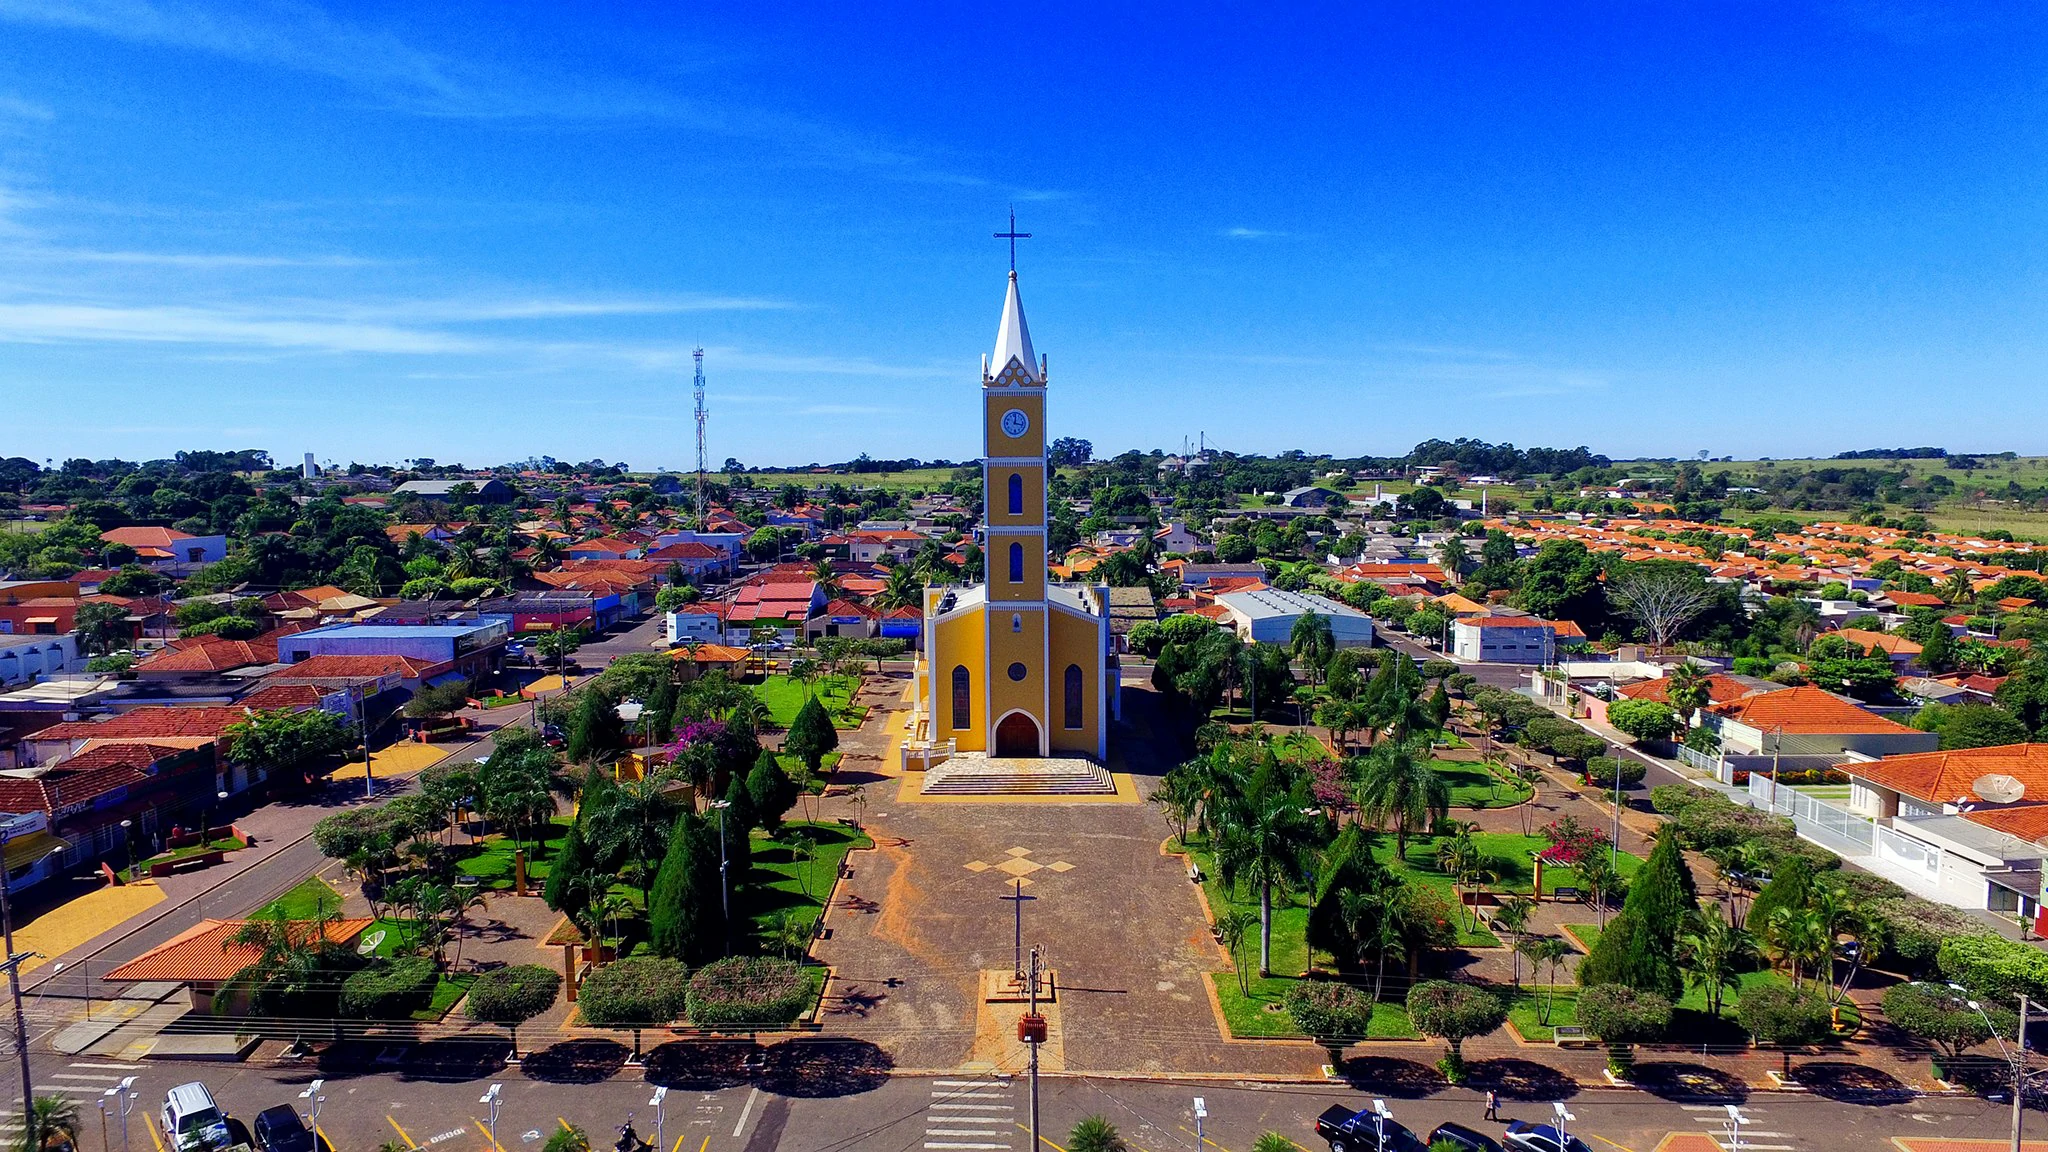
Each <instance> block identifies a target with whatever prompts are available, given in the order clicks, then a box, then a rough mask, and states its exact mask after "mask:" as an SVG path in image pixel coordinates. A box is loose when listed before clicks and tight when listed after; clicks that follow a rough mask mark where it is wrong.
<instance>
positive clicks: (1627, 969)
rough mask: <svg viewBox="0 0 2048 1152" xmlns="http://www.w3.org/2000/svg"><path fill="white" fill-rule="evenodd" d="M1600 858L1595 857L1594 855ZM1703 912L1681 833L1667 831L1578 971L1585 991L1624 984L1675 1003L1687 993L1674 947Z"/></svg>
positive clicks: (1660, 835)
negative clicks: (1682, 848)
mask: <svg viewBox="0 0 2048 1152" xmlns="http://www.w3.org/2000/svg"><path fill="white" fill-rule="evenodd" d="M1596 855H1597V854H1596ZM1698 908H1699V894H1698V891H1697V890H1696V889H1695V887H1694V884H1693V878H1692V870H1691V868H1689V867H1688V866H1687V865H1686V863H1685V857H1684V855H1683V853H1682V852H1681V851H1680V850H1679V847H1678V834H1677V829H1676V827H1674V826H1673V825H1670V824H1666V825H1664V826H1663V827H1662V828H1661V829H1660V830H1659V831H1658V834H1657V845H1656V847H1655V848H1653V849H1651V851H1650V858H1649V859H1648V860H1647V861H1645V862H1644V864H1643V867H1642V870H1641V871H1639V872H1638V873H1637V874H1636V877H1635V879H1634V881H1633V882H1632V883H1630V884H1629V889H1628V901H1627V903H1625V904H1624V905H1623V906H1622V909H1621V914H1620V915H1618V916H1616V917H1615V918H1614V920H1613V921H1612V922H1611V923H1609V924H1608V925H1607V928H1606V930H1605V931H1603V932H1601V934H1600V939H1599V941H1598V942H1597V943H1595V944H1594V945H1593V951H1592V952H1591V953H1590V954H1589V955H1587V957H1586V959H1585V960H1584V961H1583V962H1581V963H1580V965H1579V973H1578V979H1579V983H1580V984H1582V985H1589V986H1590V985H1596V984H1622V985H1626V986H1628V987H1630V988H1633V989H1635V990H1636V991H1638V992H1655V993H1657V994H1659V995H1661V996H1663V997H1665V998H1666V999H1670V1000H1675V999H1677V998H1678V995H1679V993H1680V992H1681V991H1682V990H1683V988H1684V982H1683V979H1682V977H1681V974H1680V971H1679V967H1678V961H1677V957H1676V955H1675V951H1674V949H1673V947H1672V945H1673V943H1674V942H1675V941H1676V940H1677V939H1678V937H1679V933H1680V932H1681V931H1682V930H1683V929H1684V928H1685V927H1686V926H1687V925H1689V924H1690V923H1691V922H1692V919H1693V916H1694V915H1695V914H1696V912H1697V910H1698Z"/></svg>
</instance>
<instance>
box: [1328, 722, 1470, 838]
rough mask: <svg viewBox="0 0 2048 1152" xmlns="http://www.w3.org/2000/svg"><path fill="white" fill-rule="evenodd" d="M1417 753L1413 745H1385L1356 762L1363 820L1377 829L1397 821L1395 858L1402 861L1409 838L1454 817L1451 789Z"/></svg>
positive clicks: (1399, 742)
mask: <svg viewBox="0 0 2048 1152" xmlns="http://www.w3.org/2000/svg"><path fill="white" fill-rule="evenodd" d="M1418 751H1419V749H1418V748H1417V746H1416V745H1415V744H1414V743H1412V742H1410V741H1406V740H1383V741H1381V742H1380V743H1378V744H1375V745H1373V747H1372V751H1370V752H1368V753H1366V754H1365V755H1364V756H1363V757H1361V758H1359V759H1358V760H1355V761H1353V762H1352V764H1353V772H1354V775H1355V778H1356V781H1357V783H1356V787H1357V793H1358V794H1357V800H1358V810H1359V812H1360V814H1361V815H1363V816H1364V817H1365V818H1366V819H1367V820H1370V821H1372V822H1373V823H1374V824H1376V825H1381V826H1384V825H1385V823H1386V822H1387V821H1388V820H1389V819H1391V820H1393V821H1394V848H1395V852H1396V854H1397V855H1399V856H1400V857H1401V858H1402V859H1404V860H1405V859H1407V858H1408V837H1409V836H1410V835H1412V834H1413V833H1414V832H1415V831H1416V830H1417V829H1418V828H1426V827H1428V826H1429V824H1430V822H1431V821H1434V820H1442V819H1444V818H1445V817H1447V816H1449V815H1450V813H1451V786H1450V785H1449V784H1448V783H1446V782H1445V780H1444V778H1443V776H1441V775H1440V774H1438V772H1437V771H1436V769H1434V768H1432V767H1430V765H1429V762H1428V761H1427V760H1423V759H1419V758H1418V757H1417V752H1418Z"/></svg>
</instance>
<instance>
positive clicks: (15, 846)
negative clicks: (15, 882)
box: [6, 831, 70, 874]
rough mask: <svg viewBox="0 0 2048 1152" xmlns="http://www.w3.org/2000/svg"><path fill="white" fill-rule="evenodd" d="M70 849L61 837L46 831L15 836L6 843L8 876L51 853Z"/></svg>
mask: <svg viewBox="0 0 2048 1152" xmlns="http://www.w3.org/2000/svg"><path fill="white" fill-rule="evenodd" d="M68 847H70V845H69V844H66V843H65V842H64V839H63V837H61V836H57V835H55V834H53V833H51V832H47V831H36V832H31V833H29V834H28V835H26V836H17V837H15V838H14V839H12V840H9V841H8V842H7V861H6V868H7V871H8V873H9V874H12V873H15V872H19V871H21V870H22V869H23V868H26V867H28V866H29V865H31V864H34V863H35V862H36V861H38V860H41V859H42V858H43V857H45V856H48V855H49V854H50V853H52V852H57V851H61V850H63V849H65V848H68Z"/></svg>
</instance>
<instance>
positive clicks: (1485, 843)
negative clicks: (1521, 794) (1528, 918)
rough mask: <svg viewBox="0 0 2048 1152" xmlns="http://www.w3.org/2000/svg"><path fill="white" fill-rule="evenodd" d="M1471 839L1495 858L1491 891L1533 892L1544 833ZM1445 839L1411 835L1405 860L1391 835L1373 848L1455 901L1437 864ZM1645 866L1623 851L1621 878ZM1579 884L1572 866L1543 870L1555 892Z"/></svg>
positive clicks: (1391, 863) (1548, 886)
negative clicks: (1535, 862)
mask: <svg viewBox="0 0 2048 1152" xmlns="http://www.w3.org/2000/svg"><path fill="white" fill-rule="evenodd" d="M1472 839H1473V841H1474V842H1475V843H1477V844H1478V846H1479V851H1480V853H1481V854H1482V855H1484V856H1486V857H1487V858H1488V859H1489V860H1490V861H1491V862H1492V866H1493V868H1494V870H1495V879H1493V880H1491V881H1489V882H1488V883H1487V885H1486V887H1487V890H1488V891H1490V892H1512V893H1516V894H1518V895H1524V896H1526V895H1530V894H1531V893H1533V891H1534V885H1535V879H1536V870H1535V868H1534V866H1533V865H1532V864H1531V863H1530V861H1531V860H1532V859H1533V858H1534V857H1535V855H1536V853H1538V852H1541V851H1543V849H1544V848H1546V847H1548V846H1549V842H1548V841H1546V840H1544V839H1543V837H1541V836H1524V835H1522V834H1521V833H1519V832H1475V833H1473V834H1472ZM1443 840H1444V837H1441V836H1416V837H1412V838H1410V839H1409V841H1408V859H1407V860H1405V861H1402V860H1398V859H1396V858H1395V855H1394V841H1393V838H1392V837H1391V836H1390V837H1387V838H1386V839H1384V840H1383V841H1381V842H1380V843H1379V844H1378V845H1377V846H1376V847H1375V848H1374V855H1376V856H1378V857H1379V858H1380V860H1381V861H1382V862H1384V863H1385V864H1386V865H1387V866H1388V867H1390V868H1396V869H1399V870H1401V871H1403V872H1405V873H1407V874H1408V875H1409V878H1411V879H1413V880H1415V881H1417V882H1419V883H1423V884H1429V885H1432V886H1434V887H1437V888H1439V889H1440V890H1441V891H1442V892H1443V896H1444V899H1446V900H1453V901H1454V902H1455V900H1454V897H1453V895H1452V891H1451V878H1450V877H1449V876H1448V875H1446V874H1445V873H1443V872H1442V871H1440V870H1439V869H1438V868H1437V866H1436V849H1437V845H1438V844H1439V843H1442V842H1443ZM1642 866H1643V861H1642V858H1641V857H1639V856H1632V855H1630V854H1628V853H1627V852H1623V853H1622V854H1621V856H1620V864H1619V865H1618V870H1619V871H1620V873H1621V875H1622V878H1623V879H1627V878H1628V877H1631V876H1634V875H1635V874H1636V870H1637V869H1639V868H1641V867H1642ZM1577 884H1578V876H1577V874H1575V873H1574V872H1573V871H1572V870H1571V869H1569V868H1554V867H1553V868H1545V869H1544V870H1543V888H1544V891H1546V892H1555V891H1557V889H1558V887H1559V886H1561V885H1562V886H1575V885H1577ZM1486 939H1487V940H1488V941H1489V942H1490V943H1489V944H1488V945H1487V946H1491V943H1498V942H1497V941H1494V940H1493V937H1492V936H1491V935H1490V934H1489V935H1487V937H1486Z"/></svg>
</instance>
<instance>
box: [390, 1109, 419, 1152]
mask: <svg viewBox="0 0 2048 1152" xmlns="http://www.w3.org/2000/svg"><path fill="white" fill-rule="evenodd" d="M384 1119H386V1120H390V1121H391V1126H392V1127H393V1128H397V1129H398V1138H399V1139H400V1140H403V1141H405V1146H406V1147H407V1148H417V1147H419V1146H420V1145H419V1141H417V1140H414V1139H413V1138H412V1136H411V1134H409V1133H408V1132H406V1130H405V1129H403V1128H399V1127H398V1121H396V1120H392V1119H391V1115H390V1114H389V1113H386V1114H385V1116H384Z"/></svg>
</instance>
